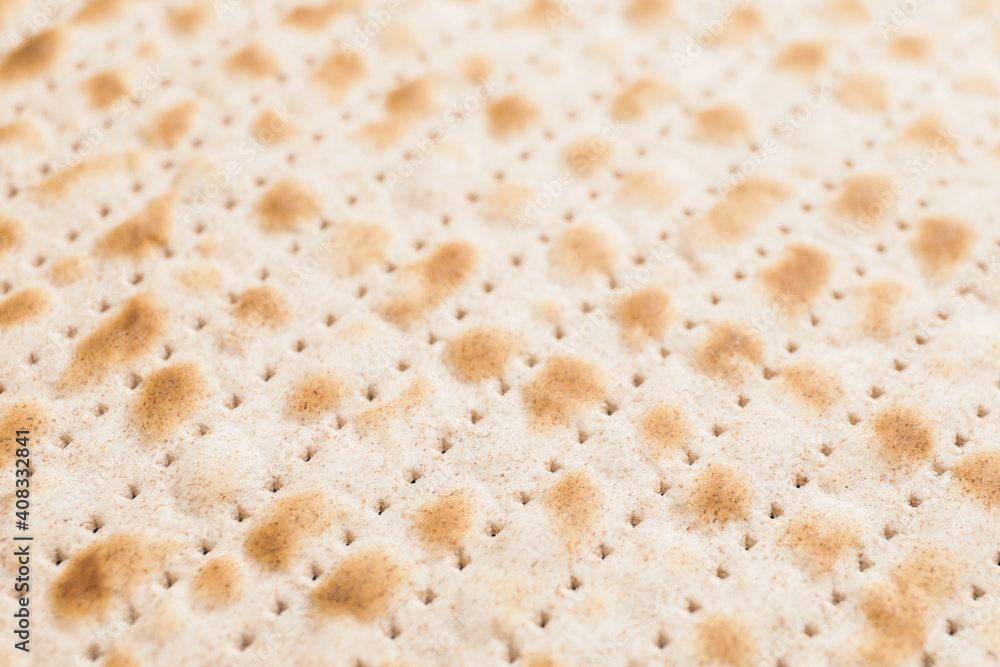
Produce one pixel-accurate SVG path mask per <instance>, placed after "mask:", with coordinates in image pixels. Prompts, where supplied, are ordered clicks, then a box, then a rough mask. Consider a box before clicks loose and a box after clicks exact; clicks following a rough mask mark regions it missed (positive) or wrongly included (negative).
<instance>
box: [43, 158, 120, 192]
mask: <svg viewBox="0 0 1000 667" xmlns="http://www.w3.org/2000/svg"><path fill="white" fill-rule="evenodd" d="M136 162H137V160H136V156H135V155H134V154H127V153H112V154H103V155H99V156H97V157H95V158H92V159H90V160H84V161H83V162H79V163H77V164H76V165H75V166H68V167H65V168H62V169H56V170H54V173H53V174H52V175H51V176H49V177H48V178H46V179H45V180H44V181H42V182H41V183H39V184H38V185H37V186H35V191H36V192H37V194H38V195H39V196H40V197H42V198H45V197H61V196H65V195H66V194H68V193H69V192H70V191H71V190H73V189H74V188H76V187H78V186H79V185H80V184H81V183H83V182H84V181H86V180H87V179H90V178H93V177H94V176H98V175H100V174H107V173H109V172H113V171H115V170H124V169H131V168H134V167H135V165H136Z"/></svg>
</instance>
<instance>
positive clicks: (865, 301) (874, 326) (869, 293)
mask: <svg viewBox="0 0 1000 667" xmlns="http://www.w3.org/2000/svg"><path fill="white" fill-rule="evenodd" d="M907 294H909V290H908V289H907V288H906V286H905V285H903V284H902V283H898V282H896V281H895V280H877V281H874V282H870V283H866V284H865V285H864V286H863V287H862V288H861V293H860V295H859V297H858V300H859V308H860V310H861V326H862V328H863V329H864V330H865V331H866V332H867V333H868V334H869V335H871V336H874V337H875V338H882V339H884V338H888V337H889V336H891V335H893V334H894V333H895V331H896V317H897V313H898V310H899V304H900V303H901V302H902V301H903V299H904V298H905V297H906V295H907Z"/></svg>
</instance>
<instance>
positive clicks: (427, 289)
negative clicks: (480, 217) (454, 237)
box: [380, 241, 479, 326]
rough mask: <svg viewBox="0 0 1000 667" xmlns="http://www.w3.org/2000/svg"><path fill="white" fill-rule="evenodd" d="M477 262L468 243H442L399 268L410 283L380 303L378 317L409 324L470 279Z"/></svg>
mask: <svg viewBox="0 0 1000 667" xmlns="http://www.w3.org/2000/svg"><path fill="white" fill-rule="evenodd" d="M478 264H479V250H478V249H477V248H476V247H475V246H474V245H472V244H471V243H466V242H465V241H450V242H447V243H442V244H441V245H439V246H438V247H437V248H435V249H434V252H432V253H431V254H430V255H429V256H428V257H426V258H425V259H422V260H420V261H418V262H414V263H413V264H410V265H408V266H406V267H404V268H403V272H404V273H405V274H406V277H407V278H410V279H412V282H413V284H411V285H410V288H409V289H407V290H404V291H403V292H402V293H401V294H398V295H397V296H396V297H394V298H392V299H390V300H389V301H387V302H386V303H384V304H382V306H381V308H380V312H381V315H382V317H384V318H385V319H386V320H388V321H389V322H392V323H393V324H397V325H399V326H410V325H411V324H413V323H414V322H415V321H416V320H418V319H419V318H420V317H422V316H423V315H425V314H427V313H429V312H430V311H431V310H433V309H434V308H436V307H437V306H438V305H439V304H440V303H441V302H442V301H444V300H445V299H446V298H447V297H448V295H449V294H450V293H452V292H453V291H454V290H456V289H457V288H458V287H459V286H460V285H462V284H463V283H465V282H466V281H467V280H468V279H469V278H471V277H472V273H473V271H475V269H476V266H477V265H478Z"/></svg>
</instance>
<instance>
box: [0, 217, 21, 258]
mask: <svg viewBox="0 0 1000 667" xmlns="http://www.w3.org/2000/svg"><path fill="white" fill-rule="evenodd" d="M23 238H24V226H23V225H22V224H21V223H20V222H18V221H17V220H13V219H11V218H5V217H3V216H2V215H0V257H3V256H4V255H6V254H7V253H8V252H10V251H11V250H13V249H14V248H15V247H17V245H18V244H19V243H21V239H23Z"/></svg>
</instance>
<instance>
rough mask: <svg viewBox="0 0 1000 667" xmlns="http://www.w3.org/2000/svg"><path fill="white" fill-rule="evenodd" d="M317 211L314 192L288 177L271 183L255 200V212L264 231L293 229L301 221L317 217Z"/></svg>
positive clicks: (317, 200)
mask: <svg viewBox="0 0 1000 667" xmlns="http://www.w3.org/2000/svg"><path fill="white" fill-rule="evenodd" d="M319 211H320V202H319V198H318V197H317V196H316V194H315V193H314V192H313V191H312V190H309V189H308V188H306V187H304V186H302V185H300V184H299V183H296V182H295V181H292V180H288V179H285V180H281V181H278V182H277V183H275V184H274V185H272V186H271V189H270V190H268V191H267V192H265V193H264V196H262V197H261V198H260V200H259V201H258V202H257V213H258V214H259V215H260V217H261V226H262V227H263V229H264V231H266V232H291V231H295V230H296V229H297V228H298V227H299V225H301V224H302V223H303V222H306V221H307V220H311V219H313V218H316V217H318V216H319Z"/></svg>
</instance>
